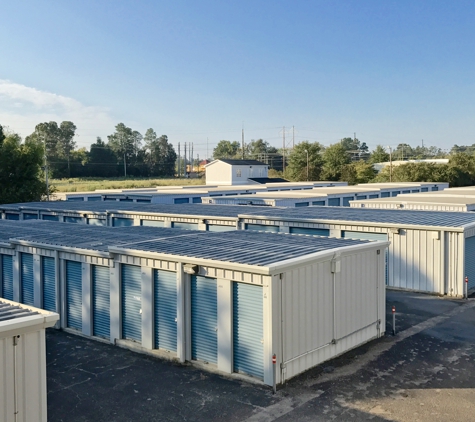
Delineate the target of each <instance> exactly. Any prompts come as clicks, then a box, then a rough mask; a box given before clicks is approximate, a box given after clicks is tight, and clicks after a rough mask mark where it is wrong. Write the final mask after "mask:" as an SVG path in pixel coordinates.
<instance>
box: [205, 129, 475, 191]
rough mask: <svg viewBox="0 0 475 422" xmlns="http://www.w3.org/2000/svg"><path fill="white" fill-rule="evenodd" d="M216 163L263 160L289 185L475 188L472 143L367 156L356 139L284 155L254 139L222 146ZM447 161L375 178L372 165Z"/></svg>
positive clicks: (304, 145) (392, 169)
mask: <svg viewBox="0 0 475 422" xmlns="http://www.w3.org/2000/svg"><path fill="white" fill-rule="evenodd" d="M213 155H214V158H237V159H239V158H243V157H244V158H251V159H257V160H260V161H263V162H265V163H267V164H268V165H269V167H270V168H271V171H270V174H271V175H273V176H280V177H284V178H286V179H288V180H290V181H305V180H329V181H347V182H348V183H349V184H357V183H371V182H375V183H376V182H381V183H382V182H390V181H393V182H424V181H433V182H449V183H450V186H454V187H455V186H471V185H475V144H473V145H471V146H458V145H454V146H453V147H452V149H451V150H450V152H449V153H446V152H444V151H442V149H440V148H438V147H435V146H424V145H418V146H411V145H409V144H407V143H400V144H398V146H397V147H396V148H394V149H392V150H391V151H389V149H388V148H384V147H383V146H382V145H378V146H376V148H375V149H374V150H373V151H369V148H368V146H367V145H366V143H364V142H360V141H359V140H358V139H357V138H350V137H347V138H343V139H341V141H340V142H337V143H335V144H333V145H330V146H328V147H325V146H323V145H322V144H320V143H319V142H309V141H304V142H301V143H299V144H298V145H296V146H295V147H294V148H293V149H289V150H287V151H284V150H283V149H277V148H275V147H272V146H270V145H269V144H268V143H267V142H266V141H264V140H262V139H258V140H257V141H255V140H253V141H251V142H250V143H249V144H247V145H245V147H244V151H243V149H242V146H241V145H240V144H239V143H238V142H230V141H226V140H223V141H220V142H219V143H218V145H217V146H216V148H215V149H214V151H213ZM439 158H447V159H449V162H448V164H436V163H430V162H422V163H410V162H408V163H406V164H402V165H397V166H396V165H395V166H389V165H388V166H386V167H385V168H384V169H383V170H382V171H381V172H380V173H378V172H377V171H376V170H375V169H374V167H373V164H375V163H382V162H389V161H390V160H392V161H407V160H423V159H439Z"/></svg>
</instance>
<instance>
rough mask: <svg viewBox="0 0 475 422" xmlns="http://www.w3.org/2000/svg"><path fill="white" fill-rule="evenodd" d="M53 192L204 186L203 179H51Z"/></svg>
mask: <svg viewBox="0 0 475 422" xmlns="http://www.w3.org/2000/svg"><path fill="white" fill-rule="evenodd" d="M50 183H51V185H52V186H54V189H55V192H93V191H95V190H100V189H134V188H154V187H157V186H188V185H190V186H192V185H203V184H205V180H204V179H143V178H140V179H139V178H137V179H124V178H114V179H98V178H94V177H91V178H77V179H52V180H51V181H50Z"/></svg>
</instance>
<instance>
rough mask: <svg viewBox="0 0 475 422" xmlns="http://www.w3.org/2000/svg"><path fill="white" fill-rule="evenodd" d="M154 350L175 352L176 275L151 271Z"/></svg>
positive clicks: (168, 272)
mask: <svg viewBox="0 0 475 422" xmlns="http://www.w3.org/2000/svg"><path fill="white" fill-rule="evenodd" d="M153 283H154V325H155V327H154V331H155V348H156V349H165V350H170V351H172V352H176V342H177V328H176V317H177V315H176V312H177V310H176V303H177V291H176V273H173V272H170V271H160V270H154V271H153Z"/></svg>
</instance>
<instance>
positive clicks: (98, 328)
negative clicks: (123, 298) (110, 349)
mask: <svg viewBox="0 0 475 422" xmlns="http://www.w3.org/2000/svg"><path fill="white" fill-rule="evenodd" d="M92 317H93V322H92V324H93V325H92V327H93V335H95V336H99V337H104V338H110V273H109V267H102V266H99V265H93V266H92Z"/></svg>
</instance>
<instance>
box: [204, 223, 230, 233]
mask: <svg viewBox="0 0 475 422" xmlns="http://www.w3.org/2000/svg"><path fill="white" fill-rule="evenodd" d="M206 230H208V231H209V232H229V231H232V230H236V227H234V226H221V225H219V224H208V225H207V226H206Z"/></svg>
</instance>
